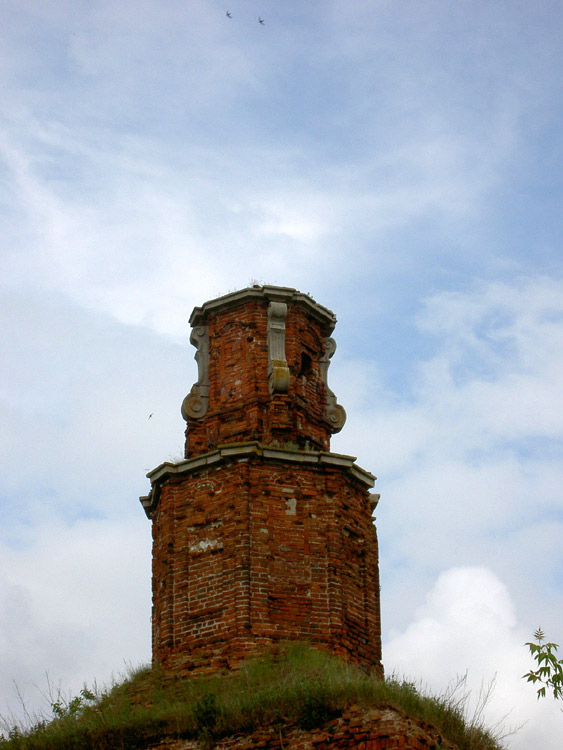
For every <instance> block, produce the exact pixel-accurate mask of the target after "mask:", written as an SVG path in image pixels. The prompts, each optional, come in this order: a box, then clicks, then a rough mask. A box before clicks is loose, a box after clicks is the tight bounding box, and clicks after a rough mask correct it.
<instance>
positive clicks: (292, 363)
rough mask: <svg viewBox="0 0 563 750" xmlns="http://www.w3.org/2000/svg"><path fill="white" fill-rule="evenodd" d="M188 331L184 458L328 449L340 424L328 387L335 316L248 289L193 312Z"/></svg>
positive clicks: (267, 290)
mask: <svg viewBox="0 0 563 750" xmlns="http://www.w3.org/2000/svg"><path fill="white" fill-rule="evenodd" d="M190 324H191V325H192V327H193V331H192V334H191V337H190V341H191V343H192V344H193V345H194V346H195V347H196V348H197V352H196V355H195V358H196V360H197V364H198V381H197V383H195V384H194V385H193V386H192V389H191V391H190V392H189V394H188V395H187V396H186V398H185V399H184V402H183V404H182V416H183V417H184V419H185V420H186V421H187V422H188V428H187V430H186V458H192V457H194V456H197V455H198V454H201V453H207V452H208V451H211V450H213V449H215V448H216V447H217V446H218V445H221V444H224V443H241V442H247V441H259V442H261V443H264V444H269V445H280V446H285V447H295V448H300V449H305V450H307V449H309V450H321V451H328V450H330V435H331V434H332V433H335V432H338V431H339V430H341V429H342V426H343V425H344V422H345V420H346V413H345V411H344V409H343V408H342V407H341V406H339V405H338V404H337V402H336V396H335V395H334V393H333V392H332V391H331V390H330V388H329V387H328V383H327V372H328V366H329V362H330V358H331V357H332V355H333V354H334V351H335V349H336V344H335V342H334V339H332V338H330V335H331V333H332V331H333V329H334V326H335V324H336V316H335V315H334V313H333V312H331V311H330V310H327V308H326V307H323V306H322V305H319V304H318V303H317V302H315V301H314V300H313V299H312V298H311V297H309V295H307V294H303V293H301V292H298V291H296V290H295V289H288V288H287V287H276V286H252V287H249V288H247V289H242V290H240V291H238V292H232V293H231V294H226V295H225V296H224V297H219V298H218V299H214V300H211V301H209V302H205V303H204V304H203V305H202V306H201V307H196V308H195V309H194V311H193V312H192V315H191V317H190Z"/></svg>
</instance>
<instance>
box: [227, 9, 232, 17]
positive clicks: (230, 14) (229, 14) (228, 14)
mask: <svg viewBox="0 0 563 750" xmlns="http://www.w3.org/2000/svg"><path fill="white" fill-rule="evenodd" d="M226 16H227V18H232V17H233V14H232V13H231V11H230V10H228V11H227V13H226Z"/></svg>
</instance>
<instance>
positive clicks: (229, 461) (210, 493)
mask: <svg viewBox="0 0 563 750" xmlns="http://www.w3.org/2000/svg"><path fill="white" fill-rule="evenodd" d="M280 299H283V300H284V302H283V305H285V311H284V313H283V327H284V337H285V338H284V342H283V348H282V352H281V361H282V365H283V367H282V369H283V370H284V372H286V373H287V375H288V380H287V388H285V390H284V389H281V390H280V389H279V388H278V389H276V388H275V387H272V380H271V374H272V350H271V348H270V344H269V336H270V335H271V333H272V320H271V319H270V317H269V315H270V313H269V312H268V311H269V310H270V311H271V309H272V306H273V305H274V306H275V305H276V304H278V302H276V300H277V301H279V300H280ZM191 322H192V324H193V325H194V326H195V328H194V335H196V334H197V335H198V336H201V337H204V338H205V341H206V342H207V343H206V347H207V348H206V350H205V356H204V353H203V350H202V351H198V357H200V360H198V362H199V370H200V373H199V377H200V380H199V381H198V384H196V385H195V386H194V388H193V389H192V392H190V394H192V393H193V394H195V395H194V398H195V399H196V401H197V400H198V399H199V398H200V395H201V393H204V394H205V402H198V404H197V407H196V409H195V410H194V408H193V407H192V406H190V407H189V408H186V410H185V411H184V414H188V415H190V416H188V417H187V418H188V427H187V430H186V461H185V462H183V468H182V462H181V463H180V464H177V465H172V464H167V465H164V468H162V467H159V469H157V470H155V471H154V472H152V473H151V475H150V476H151V481H152V485H153V486H152V490H151V494H150V495H149V496H148V497H147V498H143V499H142V501H143V505H144V506H145V510H146V511H147V514H148V515H149V517H150V518H151V519H152V521H153V620H152V621H153V659H154V661H155V662H158V663H160V664H162V665H163V666H164V667H166V668H169V669H179V670H192V669H198V670H208V671H209V670H214V669H222V668H225V667H235V666H236V665H238V664H239V663H240V662H241V661H242V660H243V659H245V658H246V657H247V656H248V655H249V654H250V653H251V652H254V651H256V650H257V649H260V648H261V647H263V646H265V645H267V644H269V643H271V642H274V641H279V640H288V639H289V640H293V639H295V640H305V641H310V642H313V643H316V644H319V645H320V646H324V647H326V648H328V649H330V650H331V651H333V652H334V653H337V654H340V655H342V656H344V657H345V658H347V659H348V660H351V661H354V662H356V663H359V664H362V665H365V666H368V667H370V668H372V669H374V670H375V671H376V672H379V673H381V672H382V667H381V638H380V633H381V623H380V612H379V577H378V551H377V538H376V531H375V527H374V525H373V521H372V515H371V514H372V510H373V507H374V505H375V502H376V501H375V500H374V496H372V495H370V493H369V492H368V487H371V486H372V484H373V482H372V480H373V477H371V475H368V473H367V472H363V470H361V469H359V467H355V465H353V459H350V458H349V457H339V456H336V455H334V454H331V453H328V451H329V449H330V446H329V440H330V435H331V433H333V432H334V431H336V430H337V429H340V426H341V422H339V420H340V417H341V416H343V410H341V407H338V406H336V410H335V408H334V407H335V404H336V399H335V397H334V394H332V392H331V391H330V390H329V388H328V385H327V383H326V369H327V368H328V357H329V355H330V352H331V351H332V348H331V347H332V343H331V340H330V339H329V338H328V337H329V336H330V334H331V332H332V329H333V327H334V324H335V317H334V315H333V313H331V312H330V311H329V310H326V309H325V308H322V307H321V306H320V305H317V303H315V302H314V301H313V300H311V299H310V298H309V297H306V295H301V294H300V293H298V292H295V291H294V290H287V289H281V288H274V287H264V288H251V289H249V290H244V291H243V292H241V293H236V294H234V295H229V296H227V297H225V298H221V299H220V300H218V301H212V302H210V303H206V304H205V305H204V306H203V307H202V308H196V310H195V311H194V313H193V314H192V318H191ZM198 345H201V342H200V343H199V344H198ZM278 359H280V357H278V358H277V359H276V361H278ZM204 360H205V366H202V362H203V361H204ZM202 373H204V376H203V375H202ZM204 381H205V382H204ZM194 389H195V391H194ZM197 409H199V410H200V411H199V412H198V411H197ZM331 409H332V411H331ZM339 409H340V410H341V411H338V410H339ZM331 415H332V416H331ZM331 420H332V421H331ZM248 441H256V445H258V446H259V447H260V449H259V450H258V449H257V450H256V451H254V452H252V453H249V454H248V455H242V453H241V451H240V447H241V446H245V445H246V444H247V442H248ZM225 444H228V446H231V448H232V447H233V446H234V451H235V452H234V453H232V454H231V455H229V454H228V446H225ZM222 446H223V448H226V449H227V450H226V453H225V451H223V452H221V451H222V450H223V448H222ZM237 446H238V448H237ZM264 446H270V454H272V453H274V452H275V451H273V450H272V449H271V447H272V446H280V447H281V448H283V452H284V458H283V460H281V459H279V460H277V459H276V457H275V456H273V455H267V451H265V450H263V447H264ZM237 450H238V453H237ZM223 453H225V455H223ZM219 454H221V455H220V456H219ZM218 456H219V457H218ZM319 457H324V458H326V459H327V460H326V461H325V462H324V463H322V462H321V459H320V458H319ZM188 464H189V467H188V469H186V470H185V471H184V468H186V466H187V465H188ZM362 472H363V473H362Z"/></svg>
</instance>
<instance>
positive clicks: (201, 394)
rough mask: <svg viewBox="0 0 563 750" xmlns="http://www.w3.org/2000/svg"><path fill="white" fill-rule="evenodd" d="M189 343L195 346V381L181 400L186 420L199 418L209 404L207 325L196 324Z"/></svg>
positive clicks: (203, 414) (204, 413)
mask: <svg viewBox="0 0 563 750" xmlns="http://www.w3.org/2000/svg"><path fill="white" fill-rule="evenodd" d="M190 343H191V344H193V346H195V347H196V348H197V351H196V353H195V360H196V362H197V370H198V378H197V383H194V385H192V389H191V391H190V392H189V393H188V395H187V396H186V398H185V399H184V401H183V402H182V416H183V417H184V419H185V420H186V422H187V421H188V420H190V419H201V417H204V416H205V415H206V413H207V408H208V406H209V327H208V326H196V327H195V328H194V329H193V330H192V334H191V336H190Z"/></svg>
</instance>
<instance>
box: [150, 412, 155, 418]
mask: <svg viewBox="0 0 563 750" xmlns="http://www.w3.org/2000/svg"><path fill="white" fill-rule="evenodd" d="M153 414H154V411H153V412H151V413H150V414H149V419H150V418H151V417H152V415H153Z"/></svg>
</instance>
